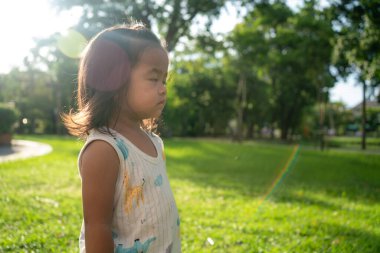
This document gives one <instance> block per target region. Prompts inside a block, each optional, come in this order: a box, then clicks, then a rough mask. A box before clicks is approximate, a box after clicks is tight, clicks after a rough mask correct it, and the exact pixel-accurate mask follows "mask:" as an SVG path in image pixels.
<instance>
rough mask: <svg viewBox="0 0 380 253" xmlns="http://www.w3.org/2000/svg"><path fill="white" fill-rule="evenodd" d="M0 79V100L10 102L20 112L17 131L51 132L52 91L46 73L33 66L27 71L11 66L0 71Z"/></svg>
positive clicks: (53, 120) (52, 122) (52, 120)
mask: <svg viewBox="0 0 380 253" xmlns="http://www.w3.org/2000/svg"><path fill="white" fill-rule="evenodd" d="M0 79H1V86H2V87H1V88H2V93H1V94H2V95H1V97H0V102H5V103H8V102H12V103H14V104H15V107H16V109H17V110H18V111H19V113H20V115H19V116H20V117H19V119H20V122H19V128H18V132H22V133H36V132H40V133H41V132H44V133H52V132H55V131H54V128H55V124H56V120H55V118H56V117H57V114H56V112H55V111H54V108H55V105H54V100H55V95H56V94H55V93H54V86H53V85H52V84H51V81H50V77H49V76H48V74H46V73H44V72H42V71H39V70H36V69H29V70H27V71H20V70H18V69H13V70H12V71H11V72H10V73H8V74H6V75H1V76H0ZM24 118H26V119H27V120H28V123H27V124H22V122H21V119H24Z"/></svg>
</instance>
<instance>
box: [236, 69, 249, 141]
mask: <svg viewBox="0 0 380 253" xmlns="http://www.w3.org/2000/svg"><path fill="white" fill-rule="evenodd" d="M246 93H247V92H246V81H245V76H244V74H240V77H239V83H238V90H237V97H238V122H237V133H236V140H237V141H238V142H241V141H242V139H243V112H244V107H245V103H246V97H247V96H246Z"/></svg>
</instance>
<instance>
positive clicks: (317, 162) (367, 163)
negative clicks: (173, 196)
mask: <svg viewBox="0 0 380 253" xmlns="http://www.w3.org/2000/svg"><path fill="white" fill-rule="evenodd" d="M292 148H293V146H285V145H261V144H256V145H254V144H253V145H247V144H243V145H239V144H234V143H227V142H214V141H211V142H210V141H207V142H206V141H186V142H183V141H180V140H171V141H168V142H167V145H166V153H167V157H168V159H167V164H168V170H169V173H170V176H171V177H173V178H177V179H181V180H189V181H191V182H193V183H196V184H198V185H200V186H202V187H213V188H220V189H229V190H232V191H235V192H237V193H238V194H240V195H242V196H245V197H247V198H257V197H262V196H263V194H265V192H266V191H268V189H270V188H271V185H272V184H273V183H274V182H275V180H276V178H277V177H278V175H279V174H280V173H281V170H282V169H283V167H284V166H285V165H286V163H287V160H288V159H289V156H290V155H291V151H292ZM379 167H380V157H379V156H376V155H363V154H344V153H343V154H342V153H334V152H320V151H311V150H302V149H301V151H300V153H299V155H298V157H297V160H296V161H295V163H294V164H293V166H292V167H291V168H290V169H289V170H287V171H286V173H285V176H284V177H283V178H282V179H281V180H280V183H279V184H278V185H277V186H276V189H275V191H274V194H276V191H281V195H282V196H284V195H287V194H288V195H289V198H294V197H292V194H291V193H292V192H294V191H297V190H299V189H307V190H308V191H314V192H323V193H324V194H327V195H331V196H334V197H340V196H344V197H346V198H348V199H350V200H353V201H361V200H364V201H369V202H378V201H379V200H380V183H379V182H380V171H379V170H378V168H379ZM285 199H286V198H285ZM299 201H302V200H301V199H299ZM304 201H308V200H305V199H304ZM314 203H315V202H314ZM320 204H321V205H324V203H320Z"/></svg>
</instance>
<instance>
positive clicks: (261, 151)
mask: <svg viewBox="0 0 380 253" xmlns="http://www.w3.org/2000/svg"><path fill="white" fill-rule="evenodd" d="M21 138H23V139H25V138H27V139H32V140H38V141H41V142H45V143H49V144H50V145H52V146H53V148H54V151H53V152H52V153H50V154H48V155H46V156H42V157H35V158H30V159H26V160H22V161H14V162H7V163H3V164H0V189H1V195H0V210H1V213H0V252H77V237H78V234H79V230H80V224H81V202H80V179H79V177H78V172H77V168H76V156H77V153H78V150H79V149H80V147H81V145H82V143H81V142H80V141H77V140H75V139H73V138H62V137H51V136H50V137H49V136H40V137H30V136H29V137H25V136H22V137H21ZM165 145H166V156H167V167H168V174H169V178H170V180H171V182H170V183H171V186H172V189H173V192H174V195H175V198H176V202H177V206H178V209H179V212H180V218H181V236H182V251H183V252H184V253H188V252H189V253H191V252H194V253H199V252H227V253H229V252H236V253H242V252H244V253H246V252H300V253H301V252H302V253H305V252H321V253H322V252H323V253H325V252H339V253H347V252H360V253H366V252H368V253H369V252H373V253H375V252H380V201H379V200H380V155H376V154H364V153H356V152H347V153H346V152H342V151H334V150H328V151H325V152H320V151H317V150H311V149H310V148H303V147H302V146H301V147H300V149H299V152H298V155H297V156H296V159H294V160H292V163H291V166H290V167H289V169H288V170H286V171H285V174H284V176H283V177H282V178H281V179H280V180H279V181H278V182H279V183H278V184H277V185H276V186H275V187H274V190H273V191H271V192H270V193H269V194H267V192H268V190H269V189H271V188H272V183H273V182H274V181H276V179H277V178H278V175H279V174H281V172H282V171H283V168H284V166H285V165H286V163H287V162H288V160H289V157H290V156H291V153H292V150H293V146H288V145H280V144H276V145H275V144H268V143H255V142H247V143H244V144H236V143H230V142H227V141H217V140H191V139H189V140H187V139H186V140H184V139H170V140H169V139H168V140H165ZM265 196H266V198H265V200H264V201H263V197H265Z"/></svg>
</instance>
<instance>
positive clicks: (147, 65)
mask: <svg viewBox="0 0 380 253" xmlns="http://www.w3.org/2000/svg"><path fill="white" fill-rule="evenodd" d="M168 65H169V59H168V55H167V53H166V52H165V50H164V49H162V48H147V49H145V50H144V52H143V54H142V55H141V57H140V59H139V62H138V63H137V64H136V66H134V67H133V68H132V70H131V77H130V83H129V86H128V88H127V92H126V97H125V98H126V99H122V101H123V103H122V112H121V113H122V114H124V113H126V115H133V117H134V118H136V119H138V120H142V119H147V118H158V117H159V116H160V114H161V112H162V110H163V108H164V106H165V102H166V77H167V72H168Z"/></svg>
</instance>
